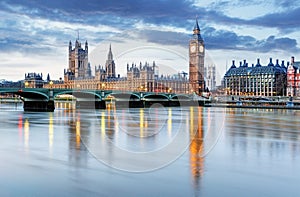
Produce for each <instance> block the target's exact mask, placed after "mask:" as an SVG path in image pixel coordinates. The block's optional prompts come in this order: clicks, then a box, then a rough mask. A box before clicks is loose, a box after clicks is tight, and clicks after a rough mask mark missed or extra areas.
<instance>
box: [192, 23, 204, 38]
mask: <svg viewBox="0 0 300 197" xmlns="http://www.w3.org/2000/svg"><path fill="white" fill-rule="evenodd" d="M193 35H194V38H196V39H197V40H200V41H203V39H202V37H201V34H200V28H199V24H198V18H196V23H195V26H194V29H193Z"/></svg>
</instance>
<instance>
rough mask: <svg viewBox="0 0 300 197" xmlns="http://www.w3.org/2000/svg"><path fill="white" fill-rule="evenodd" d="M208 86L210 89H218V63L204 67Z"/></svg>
mask: <svg viewBox="0 0 300 197" xmlns="http://www.w3.org/2000/svg"><path fill="white" fill-rule="evenodd" d="M204 73H205V81H206V84H205V85H206V87H207V88H208V89H209V90H216V65H214V64H211V65H208V66H206V67H204Z"/></svg>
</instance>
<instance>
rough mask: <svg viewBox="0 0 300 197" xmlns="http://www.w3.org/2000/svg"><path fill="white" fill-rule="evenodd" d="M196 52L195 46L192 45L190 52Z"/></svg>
mask: <svg viewBox="0 0 300 197" xmlns="http://www.w3.org/2000/svg"><path fill="white" fill-rule="evenodd" d="M195 51H196V46H195V45H192V46H191V52H192V53H193V52H195Z"/></svg>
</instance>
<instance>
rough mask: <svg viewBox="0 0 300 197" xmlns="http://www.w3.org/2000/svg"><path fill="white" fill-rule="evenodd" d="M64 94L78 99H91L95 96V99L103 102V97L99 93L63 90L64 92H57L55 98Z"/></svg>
mask: <svg viewBox="0 0 300 197" xmlns="http://www.w3.org/2000/svg"><path fill="white" fill-rule="evenodd" d="M63 94H67V95H72V96H74V97H76V98H90V97H91V96H93V97H94V98H97V99H100V100H102V96H101V95H99V94H98V93H97V92H93V91H80V90H63V91H59V92H55V93H54V95H53V96H54V97H56V96H59V95H63Z"/></svg>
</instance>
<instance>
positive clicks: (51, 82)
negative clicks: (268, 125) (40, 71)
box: [49, 81, 53, 89]
mask: <svg viewBox="0 0 300 197" xmlns="http://www.w3.org/2000/svg"><path fill="white" fill-rule="evenodd" d="M49 85H50V89H52V86H53V81H50V82H49Z"/></svg>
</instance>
